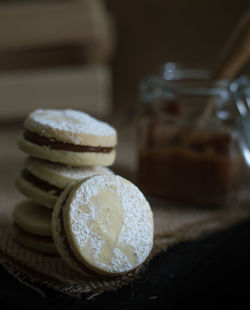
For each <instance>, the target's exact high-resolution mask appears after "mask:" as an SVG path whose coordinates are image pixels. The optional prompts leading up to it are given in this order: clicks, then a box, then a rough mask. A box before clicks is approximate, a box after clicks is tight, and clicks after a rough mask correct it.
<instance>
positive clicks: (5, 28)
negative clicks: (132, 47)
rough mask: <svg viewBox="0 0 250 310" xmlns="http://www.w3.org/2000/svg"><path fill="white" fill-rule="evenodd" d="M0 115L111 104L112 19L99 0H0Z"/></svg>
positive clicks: (96, 110) (105, 108)
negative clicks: (40, 109) (8, 0)
mask: <svg viewBox="0 0 250 310" xmlns="http://www.w3.org/2000/svg"><path fill="white" fill-rule="evenodd" d="M0 38H1V40H0V100H1V104H0V121H1V120H6V119H9V118H11V117H13V118H17V117H23V116H25V114H26V113H27V112H29V111H30V110H32V109H35V108H38V107H47V108H49V107H50V108H65V107H68V108H78V109H84V110H85V111H86V112H89V113H92V114H96V115H99V116H106V115H108V114H109V113H110V110H111V87H110V86H111V74H110V68H109V60H110V58H111V56H112V51H113V47H114V40H113V38H114V33H113V24H112V19H111V17H110V15H109V13H108V11H107V10H106V8H105V6H104V3H103V1H102V0H72V1H53V2H49V1H46V2H44V1H35V2H26V1H24V2H22V1H20V2H10V3H8V2H4V3H3V2H2V3H0Z"/></svg>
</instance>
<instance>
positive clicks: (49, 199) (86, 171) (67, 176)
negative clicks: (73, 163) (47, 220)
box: [16, 157, 113, 208]
mask: <svg viewBox="0 0 250 310" xmlns="http://www.w3.org/2000/svg"><path fill="white" fill-rule="evenodd" d="M105 173H106V174H112V173H113V172H112V171H111V170H110V169H109V168H106V167H99V166H97V167H70V166H65V165H62V164H56V163H51V162H49V161H45V160H42V159H36V158H32V157H29V158H28V159H27V160H26V161H25V164H24V168H23V169H22V170H21V171H20V172H19V173H18V174H17V178H16V186H17V188H18V189H19V190H20V191H21V192H22V193H23V194H24V195H25V196H27V197H29V198H31V199H33V200H34V201H35V202H37V203H40V204H42V205H44V206H46V207H48V208H53V207H54V205H55V203H56V201H57V199H58V197H59V195H60V194H61V192H62V191H63V190H64V189H65V187H66V186H67V185H68V184H70V183H71V182H75V181H78V180H81V179H85V178H87V177H90V176H93V175H97V174H105Z"/></svg>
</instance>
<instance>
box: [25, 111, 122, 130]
mask: <svg viewBox="0 0 250 310" xmlns="http://www.w3.org/2000/svg"><path fill="white" fill-rule="evenodd" d="M29 118H30V119H32V120H33V121H34V122H35V123H37V124H38V126H39V127H40V126H43V127H45V128H51V129H53V130H64V131H66V132H69V133H70V134H90V135H99V136H111V135H114V134H116V130H115V129H114V128H113V127H111V126H110V125H109V124H107V123H105V122H102V121H99V120H97V119H95V118H94V117H92V116H90V115H89V114H87V113H84V112H81V111H76V110H70V109H68V110H50V109H48V110H44V109H38V110H35V111H34V112H32V113H30V115H29Z"/></svg>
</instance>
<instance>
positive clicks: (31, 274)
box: [0, 252, 151, 300]
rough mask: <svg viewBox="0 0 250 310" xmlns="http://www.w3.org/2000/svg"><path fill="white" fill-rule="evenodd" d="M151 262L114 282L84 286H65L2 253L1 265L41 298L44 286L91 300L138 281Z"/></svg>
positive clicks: (0, 254) (115, 279) (101, 282)
mask: <svg viewBox="0 0 250 310" xmlns="http://www.w3.org/2000/svg"><path fill="white" fill-rule="evenodd" d="M149 260H151V258H150V259H148V261H147V262H146V263H145V264H144V265H142V266H140V267H138V268H137V269H136V270H134V271H133V272H131V273H129V274H127V275H124V276H122V277H119V278H114V279H113V280H108V281H100V282H98V281H97V282H94V283H91V285H89V284H86V283H84V284H83V285H82V284H80V283H79V284H73V285H72V284H65V283H64V282H60V281H57V280H54V279H52V278H49V277H47V276H46V277H45V276H43V275H42V274H39V273H37V272H35V271H33V270H31V269H28V268H27V267H24V266H22V265H20V264H19V263H17V262H16V261H15V260H14V259H12V258H10V257H8V256H7V255H5V254H4V253H2V252H0V264H1V265H2V266H3V267H4V269H5V270H6V271H7V272H8V273H9V274H10V275H12V276H13V277H14V278H15V279H17V280H18V281H19V282H20V283H22V284H24V285H26V286H28V287H29V288H31V289H33V290H34V291H36V292H37V293H38V294H40V295H41V296H43V297H45V296H46V294H45V292H44V288H43V286H44V287H48V288H51V289H54V290H56V291H58V292H60V293H63V294H66V295H69V296H71V297H74V298H81V297H85V298H86V299H87V300H90V299H92V298H94V297H96V296H98V295H100V294H102V293H103V292H105V291H116V290H118V289H119V288H120V287H122V286H124V285H127V284H128V283H131V281H134V280H136V279H138V278H139V277H140V274H141V273H142V272H143V271H144V270H145V268H146V266H147V265H148V262H149Z"/></svg>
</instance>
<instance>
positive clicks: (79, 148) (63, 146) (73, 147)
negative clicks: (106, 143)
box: [23, 130, 113, 153]
mask: <svg viewBox="0 0 250 310" xmlns="http://www.w3.org/2000/svg"><path fill="white" fill-rule="evenodd" d="M23 137H24V138H25V139H26V140H28V141H30V142H32V143H34V144H38V145H44V146H47V147H49V148H50V149H54V150H63V151H71V152H80V153H83V152H94V153H110V152H111V151H112V150H113V147H101V146H90V145H79V144H72V143H65V142H61V141H58V140H55V139H51V138H47V137H44V136H40V135H38V134H36V133H34V132H31V131H29V130H24V134H23Z"/></svg>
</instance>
